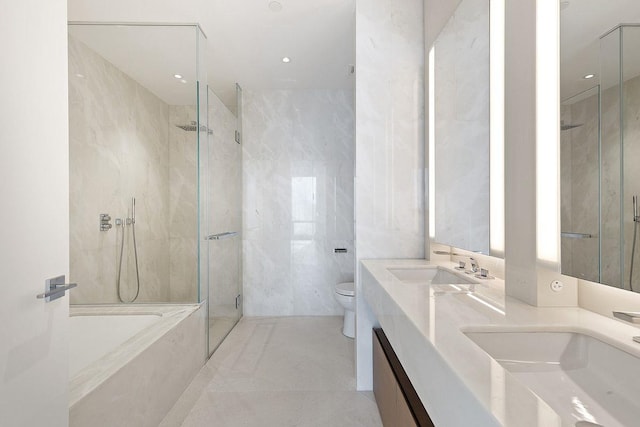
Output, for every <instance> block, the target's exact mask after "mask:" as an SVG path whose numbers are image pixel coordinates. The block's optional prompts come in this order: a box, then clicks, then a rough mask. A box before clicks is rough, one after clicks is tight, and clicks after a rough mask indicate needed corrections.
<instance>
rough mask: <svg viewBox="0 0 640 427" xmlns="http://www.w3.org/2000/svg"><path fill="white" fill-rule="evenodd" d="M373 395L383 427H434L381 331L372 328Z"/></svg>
mask: <svg viewBox="0 0 640 427" xmlns="http://www.w3.org/2000/svg"><path fill="white" fill-rule="evenodd" d="M373 393H374V395H375V397H376V402H377V404H378V410H379V411H380V418H382V424H383V425H384V426H385V427H414V426H415V427H434V425H433V422H432V421H431V418H430V417H429V414H428V413H427V411H426V410H425V408H424V406H423V405H422V402H421V401H420V398H419V397H418V394H417V393H416V391H415V389H414V388H413V386H412V385H411V381H410V380H409V377H408V376H407V373H406V372H405V371H404V368H403V367H402V365H401V364H400V360H399V359H398V356H396V354H395V352H394V351H393V348H392V347H391V343H389V340H388V339H387V337H386V335H385V334H384V332H383V331H382V329H379V328H376V329H373Z"/></svg>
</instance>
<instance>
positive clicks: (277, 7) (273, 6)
mask: <svg viewBox="0 0 640 427" xmlns="http://www.w3.org/2000/svg"><path fill="white" fill-rule="evenodd" d="M269 9H270V10H271V11H272V12H280V11H281V10H282V3H280V2H279V1H272V2H269Z"/></svg>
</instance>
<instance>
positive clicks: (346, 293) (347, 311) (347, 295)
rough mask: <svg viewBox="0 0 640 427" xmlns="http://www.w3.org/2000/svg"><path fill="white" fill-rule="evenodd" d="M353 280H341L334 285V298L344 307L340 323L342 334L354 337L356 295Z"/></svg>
mask: <svg viewBox="0 0 640 427" xmlns="http://www.w3.org/2000/svg"><path fill="white" fill-rule="evenodd" d="M355 294H356V293H355V288H354V286H353V282H343V283H338V284H337V285H336V292H335V296H336V300H337V301H338V302H339V303H340V305H341V306H342V307H344V323H343V324H342V334H343V335H344V336H345V337H349V338H355V336H356V313H355V309H356V297H355Z"/></svg>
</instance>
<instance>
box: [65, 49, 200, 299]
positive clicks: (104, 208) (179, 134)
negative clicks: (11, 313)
mask: <svg viewBox="0 0 640 427" xmlns="http://www.w3.org/2000/svg"><path fill="white" fill-rule="evenodd" d="M193 117H195V110H194V109H193V108H192V107H182V106H179V107H175V106H169V105H167V104H165V103H164V102H163V101H162V100H160V99H159V98H158V97H157V96H155V95H154V94H152V93H151V92H149V91H148V90H147V89H145V88H144V87H142V86H141V85H140V84H138V83H137V82H136V81H134V80H133V79H131V78H130V77H129V76H127V75H126V74H124V73H123V72H122V71H120V70H119V69H117V68H116V67H114V66H113V65H112V64H111V63H109V62H108V61H106V60H105V59H104V58H102V57H101V56H100V55H98V54H97V53H96V52H94V51H93V50H91V49H90V48H88V47H87V46H86V45H84V44H83V43H82V42H80V41H78V40H76V39H75V38H74V37H72V36H70V37H69V120H70V126H69V133H70V135H69V145H70V147H69V151H70V184H69V186H70V234H71V236H70V279H71V280H73V281H75V282H78V283H80V286H78V288H77V289H76V290H74V292H73V293H71V302H72V303H74V304H77V303H84V304H88V303H115V302H118V296H117V293H116V275H117V269H118V257H119V249H120V243H121V241H122V239H123V238H124V248H125V249H124V257H123V263H122V279H121V283H122V294H123V297H124V299H126V300H128V299H130V298H132V297H133V295H134V294H135V287H136V270H135V262H134V253H133V241H132V229H131V227H126V228H125V229H124V230H123V228H122V227H117V226H115V219H116V218H121V219H124V218H127V217H130V216H131V197H136V240H137V244H138V259H139V269H140V281H141V286H140V296H139V298H138V300H137V301H138V302H164V301H180V302H195V301H196V299H197V281H196V274H197V272H196V271H195V269H196V265H197V264H196V259H197V258H196V257H197V247H196V240H195V239H196V235H195V234H196V229H197V227H196V225H197V223H196V221H197V216H196V212H197V199H196V196H195V193H196V188H197V187H196V176H195V175H196V170H197V169H196V162H197V157H196V156H195V144H196V136H195V135H196V134H195V132H194V133H191V134H188V133H187V132H185V131H183V130H181V129H178V128H176V127H175V124H177V123H180V124H183V123H184V121H186V120H193ZM187 123H188V121H187ZM101 213H108V214H110V215H111V218H112V224H114V225H113V228H112V229H111V230H109V231H107V232H101V231H99V226H98V219H99V215H100V214H101ZM123 236H124V237H123Z"/></svg>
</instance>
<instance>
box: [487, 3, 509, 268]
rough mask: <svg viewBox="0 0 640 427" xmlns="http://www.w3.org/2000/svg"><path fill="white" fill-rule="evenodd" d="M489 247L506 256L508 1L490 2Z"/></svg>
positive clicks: (495, 252) (498, 254)
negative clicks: (505, 163) (506, 58)
mask: <svg viewBox="0 0 640 427" xmlns="http://www.w3.org/2000/svg"><path fill="white" fill-rule="evenodd" d="M489 8H490V9H489V49H490V50H489V52H490V54H489V122H490V123H489V135H490V137H489V165H490V167H489V247H490V249H491V255H492V256H499V257H502V256H504V220H505V215H504V209H505V206H504V102H505V100H504V49H505V47H504V46H505V37H504V33H505V0H490V2H489Z"/></svg>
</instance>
